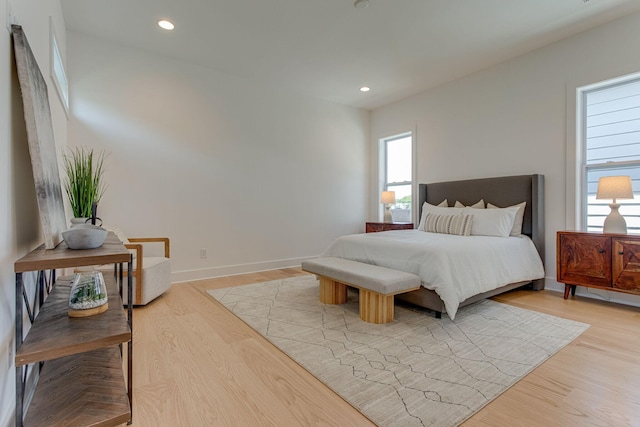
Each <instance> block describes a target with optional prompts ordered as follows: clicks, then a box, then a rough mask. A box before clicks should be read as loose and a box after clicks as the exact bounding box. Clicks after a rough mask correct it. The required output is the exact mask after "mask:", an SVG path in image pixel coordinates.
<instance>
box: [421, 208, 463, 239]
mask: <svg viewBox="0 0 640 427" xmlns="http://www.w3.org/2000/svg"><path fill="white" fill-rule="evenodd" d="M472 224H473V215H460V214H458V215H438V214H433V213H428V214H427V215H426V216H425V221H424V231H428V232H430V233H443V234H455V235H457V236H469V235H470V234H471V225H472Z"/></svg>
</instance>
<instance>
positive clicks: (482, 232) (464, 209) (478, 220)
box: [418, 199, 527, 237]
mask: <svg viewBox="0 0 640 427" xmlns="http://www.w3.org/2000/svg"><path fill="white" fill-rule="evenodd" d="M526 204H527V203H526V202H522V203H519V204H517V205H513V206H509V207H506V208H500V207H498V206H496V205H493V204H491V203H488V204H487V209H485V202H484V200H482V199H480V200H479V201H478V202H477V203H474V204H473V205H471V206H465V205H464V204H462V203H460V202H459V201H457V200H456V202H455V205H454V207H452V208H449V207H447V206H448V202H447V200H446V199H445V200H444V201H442V202H441V203H440V204H439V205H438V206H434V205H431V204H429V203H426V202H425V203H424V204H423V205H422V216H421V217H420V224H419V225H418V230H422V231H427V232H431V233H445V234H454V235H458V236H469V235H471V236H497V237H509V236H519V235H520V234H522V222H523V219H524V210H525V207H526Z"/></svg>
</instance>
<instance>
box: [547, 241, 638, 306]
mask: <svg viewBox="0 0 640 427" xmlns="http://www.w3.org/2000/svg"><path fill="white" fill-rule="evenodd" d="M556 272H557V279H558V282H561V283H564V284H565V288H564V298H565V299H567V298H568V297H569V292H571V295H575V293H576V286H586V287H589V288H598V289H604V290H607V291H616V292H625V293H629V294H638V295H640V236H637V235H625V234H603V233H595V232H594V233H589V232H578V231H559V232H558V234H557V238H556Z"/></svg>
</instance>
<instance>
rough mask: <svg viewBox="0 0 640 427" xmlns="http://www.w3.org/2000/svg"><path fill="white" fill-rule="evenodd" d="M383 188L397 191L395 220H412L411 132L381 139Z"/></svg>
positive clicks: (393, 209) (393, 210)
mask: <svg viewBox="0 0 640 427" xmlns="http://www.w3.org/2000/svg"><path fill="white" fill-rule="evenodd" d="M380 143H381V146H380V148H381V159H382V161H381V174H380V175H381V177H382V190H384V191H395V193H396V203H395V204H393V205H392V206H391V216H392V218H393V221H394V222H411V206H412V200H413V181H412V178H413V167H412V165H413V156H412V153H413V138H412V135H411V133H405V134H402V135H396V136H392V137H388V138H383V139H382V140H380Z"/></svg>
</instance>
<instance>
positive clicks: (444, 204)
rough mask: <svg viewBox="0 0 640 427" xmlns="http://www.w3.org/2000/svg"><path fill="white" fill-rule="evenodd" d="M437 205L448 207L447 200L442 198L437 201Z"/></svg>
mask: <svg viewBox="0 0 640 427" xmlns="http://www.w3.org/2000/svg"><path fill="white" fill-rule="evenodd" d="M438 206H440V207H441V208H448V207H449V202H448V201H447V199H444V200H443V201H441V202H440V203H438Z"/></svg>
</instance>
